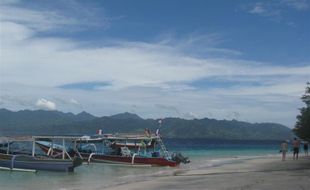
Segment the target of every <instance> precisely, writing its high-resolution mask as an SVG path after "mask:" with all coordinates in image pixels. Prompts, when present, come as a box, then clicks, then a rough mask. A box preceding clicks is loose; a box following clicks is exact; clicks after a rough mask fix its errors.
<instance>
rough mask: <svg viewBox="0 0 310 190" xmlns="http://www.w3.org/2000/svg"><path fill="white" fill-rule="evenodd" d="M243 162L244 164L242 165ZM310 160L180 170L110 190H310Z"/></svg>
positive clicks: (262, 160)
mask: <svg viewBox="0 0 310 190" xmlns="http://www.w3.org/2000/svg"><path fill="white" fill-rule="evenodd" d="M239 161H240V162H239ZM309 181H310V157H304V156H301V157H300V158H299V160H292V158H291V157H289V158H288V159H287V160H286V161H281V158H280V156H266V157H258V158H250V159H244V160H237V162H230V163H224V164H220V165H218V166H212V167H208V168H200V169H189V170H176V171H175V172H173V174H172V175H170V176H160V177H154V179H150V180H147V181H136V182H130V183H126V184H125V183H124V184H120V185H117V186H113V187H105V188H104V189H107V190H125V189H126V190H134V189H135V190H145V189H148V190H155V189H156V190H158V189H163V190H165V189H178V190H182V189H184V190H185V189H199V190H201V189H211V190H213V189H214V190H217V189H219V190H237V189H284V190H286V189H287V190H289V189H310V183H309Z"/></svg>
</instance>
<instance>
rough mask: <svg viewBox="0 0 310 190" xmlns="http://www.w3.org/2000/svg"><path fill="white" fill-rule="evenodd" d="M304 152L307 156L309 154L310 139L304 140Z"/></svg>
mask: <svg viewBox="0 0 310 190" xmlns="http://www.w3.org/2000/svg"><path fill="white" fill-rule="evenodd" d="M304 152H305V156H308V141H304Z"/></svg>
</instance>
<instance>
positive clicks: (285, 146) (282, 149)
mask: <svg viewBox="0 0 310 190" xmlns="http://www.w3.org/2000/svg"><path fill="white" fill-rule="evenodd" d="M287 149H288V145H287V142H286V141H283V142H282V143H281V147H280V152H282V161H285V157H286V152H287Z"/></svg>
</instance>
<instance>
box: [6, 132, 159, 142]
mask: <svg viewBox="0 0 310 190" xmlns="http://www.w3.org/2000/svg"><path fill="white" fill-rule="evenodd" d="M157 138H158V136H157V135H155V134H151V135H146V134H132V133H115V134H101V135H94V136H87V135H79V136H78V135H59V136H58V135H35V136H4V137H0V142H18V141H39V140H44V141H51V140H70V141H84V142H85V141H86V142H88V141H103V140H152V139H157Z"/></svg>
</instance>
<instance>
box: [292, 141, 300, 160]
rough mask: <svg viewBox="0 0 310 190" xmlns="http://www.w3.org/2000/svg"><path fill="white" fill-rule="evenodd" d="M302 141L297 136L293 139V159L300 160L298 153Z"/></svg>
mask: <svg viewBox="0 0 310 190" xmlns="http://www.w3.org/2000/svg"><path fill="white" fill-rule="evenodd" d="M299 147H300V142H299V140H297V138H294V140H293V160H298V153H299Z"/></svg>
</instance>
